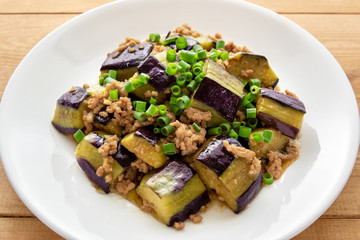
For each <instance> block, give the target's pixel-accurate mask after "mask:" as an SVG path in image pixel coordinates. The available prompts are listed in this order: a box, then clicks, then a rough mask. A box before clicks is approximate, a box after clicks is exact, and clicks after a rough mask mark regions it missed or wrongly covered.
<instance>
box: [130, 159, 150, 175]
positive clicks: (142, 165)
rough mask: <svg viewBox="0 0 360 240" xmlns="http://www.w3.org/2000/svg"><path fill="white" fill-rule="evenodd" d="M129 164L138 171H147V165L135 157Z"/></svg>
mask: <svg viewBox="0 0 360 240" xmlns="http://www.w3.org/2000/svg"><path fill="white" fill-rule="evenodd" d="M131 166H132V167H136V168H137V169H138V170H139V172H142V173H147V172H148V171H149V167H148V165H147V164H146V163H145V162H144V161H143V160H141V159H139V158H138V159H136V161H135V162H132V163H131Z"/></svg>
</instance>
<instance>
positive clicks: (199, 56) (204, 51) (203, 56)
mask: <svg viewBox="0 0 360 240" xmlns="http://www.w3.org/2000/svg"><path fill="white" fill-rule="evenodd" d="M197 56H198V59H204V58H206V50H202V51H199V52H197Z"/></svg>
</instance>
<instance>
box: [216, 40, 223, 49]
mask: <svg viewBox="0 0 360 240" xmlns="http://www.w3.org/2000/svg"><path fill="white" fill-rule="evenodd" d="M219 48H222V49H224V48H225V41H224V40H218V41H217V42H216V49H219Z"/></svg>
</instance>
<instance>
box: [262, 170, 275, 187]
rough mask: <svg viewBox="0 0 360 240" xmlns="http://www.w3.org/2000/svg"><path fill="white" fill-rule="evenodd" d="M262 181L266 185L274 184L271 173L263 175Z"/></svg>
mask: <svg viewBox="0 0 360 240" xmlns="http://www.w3.org/2000/svg"><path fill="white" fill-rule="evenodd" d="M263 180H264V183H265V184H266V185H271V184H273V182H274V177H273V175H272V174H271V173H265V174H264V175H263Z"/></svg>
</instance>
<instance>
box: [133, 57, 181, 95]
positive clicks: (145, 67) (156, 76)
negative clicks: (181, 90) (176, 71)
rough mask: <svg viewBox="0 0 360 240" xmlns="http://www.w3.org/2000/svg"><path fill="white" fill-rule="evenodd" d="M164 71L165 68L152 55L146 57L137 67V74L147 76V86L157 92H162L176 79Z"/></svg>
mask: <svg viewBox="0 0 360 240" xmlns="http://www.w3.org/2000/svg"><path fill="white" fill-rule="evenodd" d="M165 70H166V68H165V66H164V65H163V64H162V63H161V62H160V61H159V60H158V59H156V57H154V56H153V55H150V56H148V57H147V58H146V59H145V61H144V62H142V63H141V64H140V65H139V66H138V73H139V74H141V73H145V74H147V75H149V76H150V79H149V84H150V85H151V86H152V87H153V88H155V90H156V91H158V92H163V91H164V90H165V89H166V88H167V87H169V86H170V85H171V84H172V83H174V82H175V81H176V77H175V76H170V75H168V74H167V73H166V71H165Z"/></svg>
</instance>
